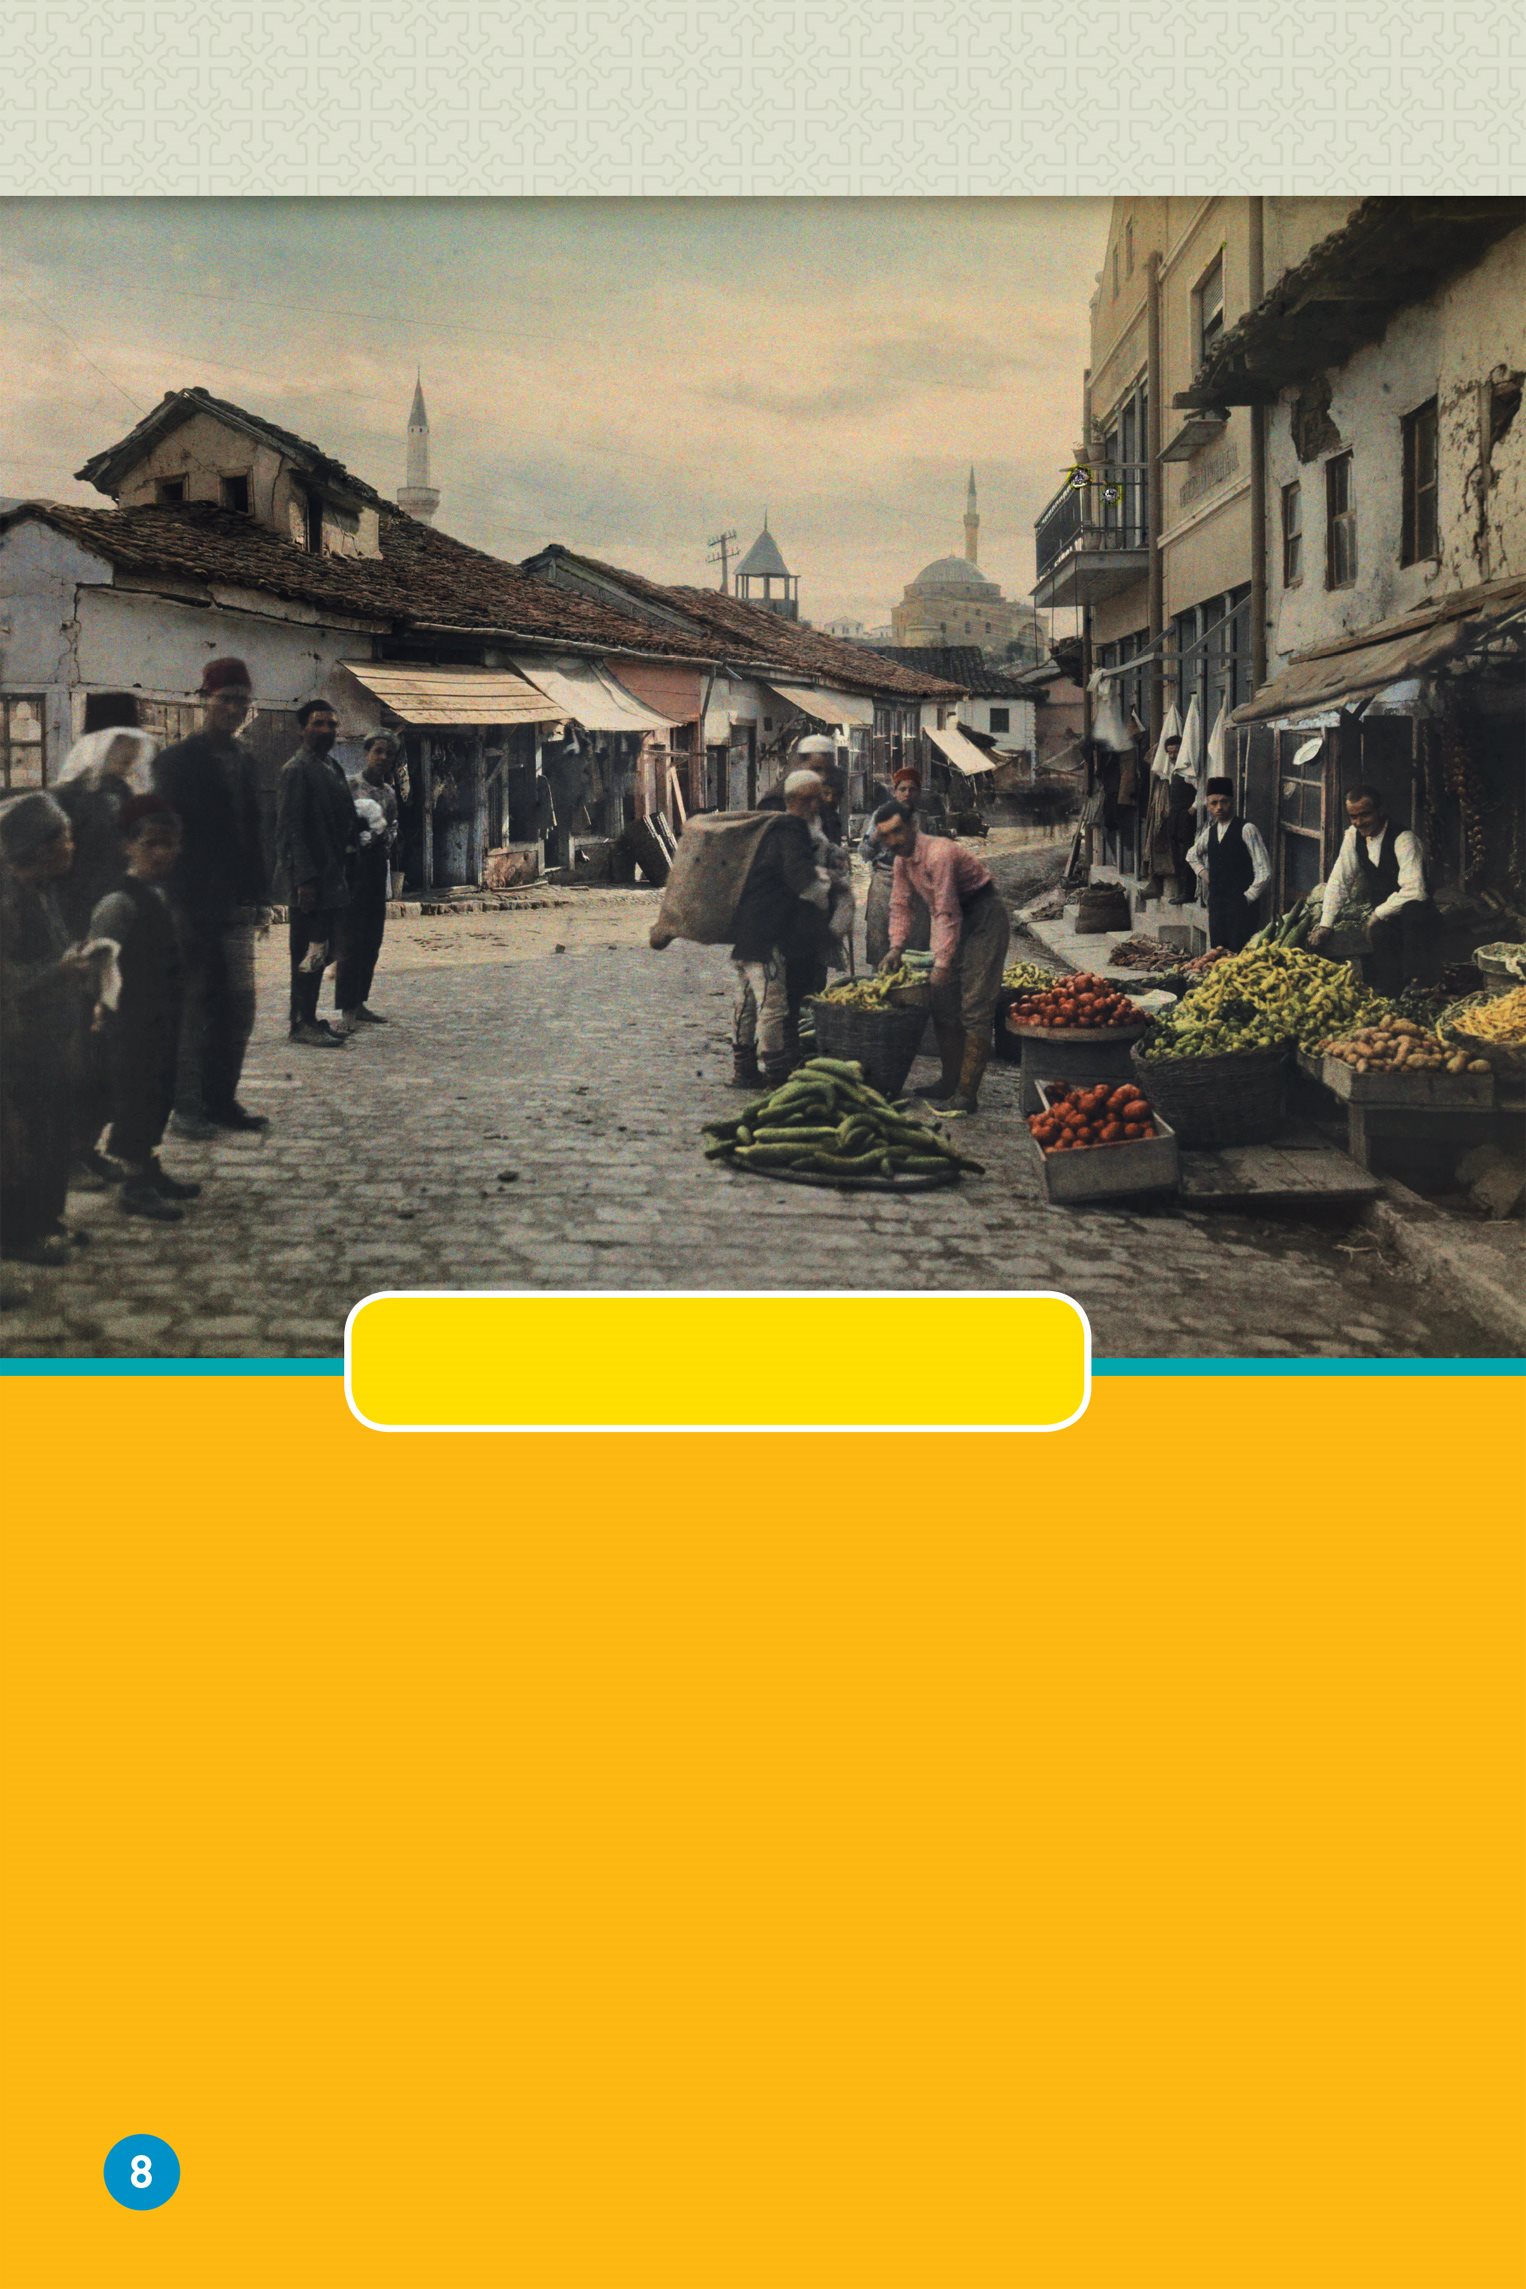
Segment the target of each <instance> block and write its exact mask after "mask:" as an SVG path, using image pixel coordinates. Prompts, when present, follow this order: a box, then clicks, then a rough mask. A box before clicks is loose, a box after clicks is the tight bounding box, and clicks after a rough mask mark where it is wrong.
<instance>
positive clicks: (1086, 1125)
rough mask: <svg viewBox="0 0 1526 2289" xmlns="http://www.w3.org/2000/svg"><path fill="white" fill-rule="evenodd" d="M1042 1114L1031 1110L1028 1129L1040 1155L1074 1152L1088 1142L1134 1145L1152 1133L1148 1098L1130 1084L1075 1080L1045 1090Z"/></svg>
mask: <svg viewBox="0 0 1526 2289" xmlns="http://www.w3.org/2000/svg"><path fill="white" fill-rule="evenodd" d="M1047 1095H1048V1098H1049V1110H1048V1112H1047V1113H1030V1114H1029V1115H1028V1131H1029V1134H1030V1135H1031V1136H1032V1138H1033V1139H1034V1142H1035V1143H1036V1144H1037V1145H1039V1146H1040V1148H1041V1149H1042V1150H1043V1151H1044V1152H1045V1153H1051V1152H1077V1151H1081V1150H1083V1149H1084V1148H1085V1147H1086V1146H1088V1145H1110V1144H1137V1143H1138V1142H1139V1141H1140V1140H1141V1138H1144V1137H1153V1136H1154V1135H1155V1134H1156V1133H1157V1132H1156V1127H1155V1118H1154V1115H1153V1114H1152V1112H1151V1110H1150V1103H1149V1099H1148V1098H1147V1097H1146V1096H1145V1094H1144V1092H1143V1090H1142V1089H1140V1088H1138V1087H1137V1086H1136V1085H1135V1083H1134V1082H1132V1081H1125V1082H1123V1083H1121V1084H1120V1085H1119V1086H1118V1087H1116V1088H1115V1087H1114V1086H1113V1084H1112V1083H1111V1082H1110V1081H1097V1082H1092V1083H1087V1082H1081V1081H1078V1082H1076V1083H1074V1084H1072V1085H1070V1086H1067V1087H1064V1088H1061V1087H1057V1086H1051V1087H1050V1088H1049V1090H1048V1091H1047Z"/></svg>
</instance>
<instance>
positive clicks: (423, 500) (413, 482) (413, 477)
mask: <svg viewBox="0 0 1526 2289" xmlns="http://www.w3.org/2000/svg"><path fill="white" fill-rule="evenodd" d="M397 505H398V507H399V508H400V509H406V510H407V512H408V514H409V516H410V517H417V518H418V520H419V523H420V524H421V525H432V524H433V523H434V513H435V510H436V509H437V508H438V507H439V505H440V494H439V488H438V487H437V486H435V485H431V483H430V482H429V416H428V414H427V413H426V412H425V411H424V382H423V377H422V375H421V376H420V377H419V379H418V380H417V381H416V382H415V383H414V386H413V406H412V410H411V411H410V413H409V415H408V478H407V482H406V483H405V484H403V485H401V486H399V488H398V495H397Z"/></svg>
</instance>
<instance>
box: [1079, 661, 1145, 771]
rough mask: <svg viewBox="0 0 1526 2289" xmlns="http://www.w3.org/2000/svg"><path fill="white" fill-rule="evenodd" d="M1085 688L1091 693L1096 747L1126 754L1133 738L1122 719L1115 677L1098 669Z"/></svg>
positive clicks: (1121, 708) (1121, 703) (1121, 707)
mask: <svg viewBox="0 0 1526 2289" xmlns="http://www.w3.org/2000/svg"><path fill="white" fill-rule="evenodd" d="M1087 688H1088V690H1089V691H1090V693H1091V695H1092V702H1093V707H1094V710H1095V712H1094V714H1093V716H1092V738H1093V740H1094V741H1095V743H1096V745H1097V746H1098V747H1106V748H1107V749H1108V750H1109V751H1110V752H1111V753H1112V754H1114V755H1123V754H1126V753H1127V752H1128V750H1129V749H1130V748H1131V747H1132V746H1133V744H1134V740H1133V735H1132V734H1131V732H1130V730H1129V727H1128V724H1127V723H1126V722H1125V720H1124V714H1123V702H1122V700H1121V699H1120V697H1119V695H1118V685H1117V682H1116V680H1115V678H1114V677H1112V676H1109V675H1104V674H1103V673H1102V672H1101V671H1100V670H1098V671H1097V672H1096V673H1095V674H1094V675H1093V676H1092V679H1091V682H1090V684H1089V685H1088V687H1087Z"/></svg>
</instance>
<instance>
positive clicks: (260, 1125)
mask: <svg viewBox="0 0 1526 2289" xmlns="http://www.w3.org/2000/svg"><path fill="white" fill-rule="evenodd" d="M212 1120H213V1121H214V1123H215V1124H216V1126H217V1127H218V1128H220V1129H268V1128H269V1126H270V1115H269V1114H268V1113H249V1112H246V1111H245V1110H244V1107H243V1106H242V1105H240V1104H238V1103H237V1102H235V1103H233V1104H231V1105H228V1106H225V1107H224V1109H223V1111H222V1112H220V1113H214V1114H213V1115H212Z"/></svg>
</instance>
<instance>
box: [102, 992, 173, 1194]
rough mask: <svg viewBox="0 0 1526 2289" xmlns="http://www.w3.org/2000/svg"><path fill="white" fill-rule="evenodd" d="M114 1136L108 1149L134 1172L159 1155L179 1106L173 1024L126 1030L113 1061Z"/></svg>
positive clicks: (110, 1063)
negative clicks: (168, 1124) (172, 1109)
mask: <svg viewBox="0 0 1526 2289" xmlns="http://www.w3.org/2000/svg"><path fill="white" fill-rule="evenodd" d="M108 1074H109V1086H110V1100H111V1133H110V1135H109V1136H108V1138H107V1140H106V1149H107V1151H108V1152H109V1153H111V1154H112V1156H113V1158H115V1159H117V1160H120V1161H124V1162H125V1163H126V1165H127V1166H128V1167H129V1168H141V1167H142V1166H143V1164H144V1162H145V1161H149V1160H152V1159H153V1157H154V1155H155V1153H156V1152H157V1151H158V1150H159V1146H160V1143H161V1141H162V1139H163V1136H164V1130H165V1124H166V1122H167V1121H168V1120H169V1117H170V1107H171V1106H172V1105H173V1103H174V1101H175V1026H174V1024H173V1021H171V1022H169V1023H167V1024H166V1023H163V1022H161V1023H159V1024H156V1025H152V1026H140V1027H133V1028H124V1029H123V1031H122V1033H121V1035H120V1036H119V1038H118V1039H116V1040H115V1041H113V1042H112V1044H111V1048H110V1052H109V1058H108Z"/></svg>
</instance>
